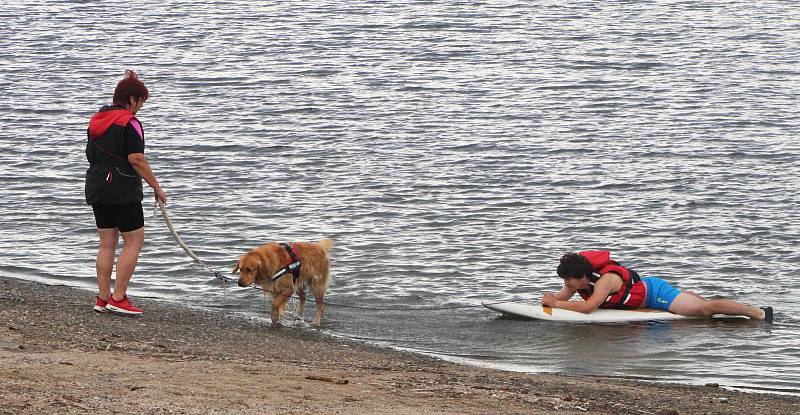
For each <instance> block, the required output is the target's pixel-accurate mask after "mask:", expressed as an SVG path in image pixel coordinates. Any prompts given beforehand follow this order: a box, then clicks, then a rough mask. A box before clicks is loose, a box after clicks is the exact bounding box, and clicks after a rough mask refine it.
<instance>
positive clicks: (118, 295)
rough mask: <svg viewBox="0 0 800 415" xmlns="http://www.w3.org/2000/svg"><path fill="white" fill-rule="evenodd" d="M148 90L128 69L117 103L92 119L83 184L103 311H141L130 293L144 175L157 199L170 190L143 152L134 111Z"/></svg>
mask: <svg viewBox="0 0 800 415" xmlns="http://www.w3.org/2000/svg"><path fill="white" fill-rule="evenodd" d="M148 96H149V93H148V91H147V87H145V85H144V83H143V82H142V81H140V80H139V78H138V76H137V75H136V72H134V71H132V70H126V71H125V78H123V79H122V80H121V81H119V83H117V88H116V89H115V90H114V99H113V104H112V105H110V106H103V107H102V108H100V110H99V111H98V112H97V113H95V114H94V115H93V116H92V119H91V120H90V121H89V129H88V141H87V143H86V158H87V160H89V169H88V170H86V189H85V190H86V203H87V204H89V205H91V206H92V210H93V211H94V218H95V222H96V224H97V232H98V234H99V236H100V244H99V248H98V250H97V263H96V270H97V287H98V293H97V297H96V299H95V305H94V310H95V311H97V312H101V313H102V312H105V311H114V312H117V313H121V314H127V315H140V314H142V309H140V308H138V307H136V306H134V305H133V304H132V303H131V302H130V300H129V299H128V296H127V294H126V292H127V290H128V283H129V282H130V279H131V276H132V275H133V271H134V269H135V268H136V263H137V262H138V260H139V252H141V249H142V246H143V245H144V212H143V210H142V199H143V198H144V197H143V193H142V179H144V181H146V182H147V184H148V185H150V187H152V188H153V191H154V192H155V197H156V199H157V200H160V201H161V202H162V203H166V201H167V194H166V193H164V190H162V189H161V186H159V184H158V180H157V179H156V176H155V174H154V173H153V170H152V169H151V168H150V164H149V163H148V162H147V159H145V157H144V131H143V130H142V124H141V123H140V122H139V120H138V119H136V117H135V115H136V113H137V112H138V111H139V110H140V109H142V106H143V105H144V103H145V101H147V98H148ZM120 235H122V240H123V241H124V242H125V246H124V247H123V248H122V252H121V253H120V256H119V260H118V261H117V276H116V279H115V282H114V291H113V293H112V292H111V271H112V269H113V267H114V258H115V255H116V250H117V245H118V244H119V237H120Z"/></svg>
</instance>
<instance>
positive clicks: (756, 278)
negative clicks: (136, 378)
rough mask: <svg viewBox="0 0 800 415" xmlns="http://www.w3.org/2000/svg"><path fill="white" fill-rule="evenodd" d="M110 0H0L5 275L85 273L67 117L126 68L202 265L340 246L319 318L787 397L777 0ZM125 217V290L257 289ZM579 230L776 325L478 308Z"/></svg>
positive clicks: (548, 269) (799, 361) (425, 345)
mask: <svg viewBox="0 0 800 415" xmlns="http://www.w3.org/2000/svg"><path fill="white" fill-rule="evenodd" d="M125 4H126V5H128V8H127V10H130V11H128V12H120V11H119V10H118V9H112V8H110V7H109V6H108V5H109V4H108V3H104V4H103V5H92V4H84V3H58V2H34V1H23V2H12V4H5V3H4V4H3V5H1V6H0V16H2V19H3V21H4V22H5V23H6V24H4V25H2V26H0V38H2V39H4V40H3V41H2V42H0V88H1V89H2V91H3V99H1V100H0V180H1V181H2V189H3V196H4V197H3V199H4V203H3V204H0V223H1V224H2V228H0V272H2V273H3V274H5V275H11V276H16V277H19V278H25V279H35V280H41V281H46V282H49V283H60V284H69V285H76V286H83V287H87V288H91V287H93V285H94V262H93V261H94V255H95V244H96V234H95V230H94V227H93V217H92V213H91V209H90V208H88V207H86V206H85V205H84V202H83V174H84V171H85V168H86V161H85V156H84V154H83V149H84V145H85V128H86V122H87V121H88V118H89V117H90V116H91V114H92V113H93V112H94V111H95V110H96V109H97V108H99V107H100V106H101V105H102V104H105V103H106V102H107V101H108V100H109V99H110V97H111V95H112V92H113V86H114V84H115V82H116V81H117V80H118V79H119V78H120V77H121V75H122V72H123V70H124V69H125V68H128V67H130V68H134V69H137V70H138V71H139V72H140V73H141V75H142V77H143V79H144V80H145V81H146V82H147V85H148V87H149V88H150V92H151V99H150V100H149V101H148V102H147V104H146V105H145V107H144V109H143V110H142V112H141V113H140V114H139V115H140V117H139V118H140V119H141V120H142V121H143V123H144V126H145V131H146V138H147V145H148V147H147V154H148V158H149V160H150V162H151V164H152V166H153V168H154V170H155V171H156V173H157V175H158V177H159V179H160V181H161V182H162V185H163V186H164V188H165V190H166V191H167V193H168V195H169V197H170V199H169V209H170V212H171V214H172V216H173V220H174V222H175V224H176V226H177V228H178V230H179V231H180V232H181V234H182V236H183V237H184V239H185V240H186V242H187V243H188V244H189V245H190V246H191V247H192V248H193V249H194V250H195V252H196V253H197V254H198V255H199V256H200V257H201V258H203V259H204V260H205V261H206V262H207V263H208V264H209V265H211V266H212V267H214V268H215V269H219V270H225V271H226V270H228V269H229V268H230V267H231V265H232V263H233V261H234V260H235V258H236V257H237V256H238V255H240V254H241V253H243V252H244V251H246V250H247V249H250V248H252V247H254V246H257V245H259V244H261V243H264V242H267V241H272V240H277V241H292V240H316V239H319V238H322V237H330V238H333V239H335V240H336V243H337V245H336V247H335V249H334V254H333V259H334V265H333V266H334V282H333V284H332V285H331V287H330V291H329V295H328V297H327V300H328V301H330V302H331V303H333V304H335V305H329V306H328V307H327V309H326V316H325V327H324V329H323V330H324V331H326V332H329V333H331V334H334V335H340V336H345V337H350V338H356V339H363V340H366V341H369V342H374V343H379V344H385V345H389V346H392V347H398V348H405V349H411V350H415V351H421V352H424V353H430V354H435V355H439V356H443V357H445V358H448V359H452V360H459V361H466V362H468V363H472V364H479V365H485V366H491V367H501V368H506V369H511V370H520V371H537V372H540V371H543V372H563V373H572V374H592V375H612V376H623V377H636V378H646V379H661V380H667V381H679V382H688V383H697V384H704V383H707V382H716V383H720V384H722V385H727V386H738V387H748V388H758V389H765V390H772V391H789V392H792V391H793V392H800V385H799V384H798V380H797V379H800V347H798V346H797V345H798V344H799V343H800V323H798V321H800V300H798V295H799V294H800V290H798V289H797V288H796V284H795V280H796V275H797V273H798V271H800V269H799V268H798V265H797V264H798V263H800V250H798V245H799V242H800V213H799V212H800V209H798V206H800V196H799V195H800V186H799V185H798V184H797V178H798V176H800V144H798V139H797V131H798V127H800V114H799V113H798V111H797V102H798V99H799V98H800V70H799V69H798V68H800V66H798V60H799V58H800V53H799V52H798V47H797V45H798V44H800V30H798V29H800V27H798V23H797V22H798V21H800V8H797V7H796V6H794V4H793V3H791V2H780V1H765V2H759V3H758V4H752V3H751V2H744V1H728V2H713V1H712V2H704V3H703V4H702V5H700V4H695V2H669V3H666V2H660V3H657V4H653V3H652V2H635V1H614V2H604V3H600V4H597V3H596V2H572V4H571V5H569V6H565V5H561V4H560V3H558V2H534V3H529V2H514V1H508V2H449V1H448V2H439V3H438V4H420V3H417V2H399V1H398V2H369V3H368V4H359V5H355V4H351V3H346V4H342V3H341V2H322V1H308V2H303V3H302V4H298V3H285V4H279V5H272V6H264V5H260V4H256V3H251V2H245V1H225V2H223V1H220V2H215V3H214V4H211V5H209V4H203V3H200V2H193V1H167V2H162V4H159V5H153V4H147V3H144V2H141V3H140V2H136V1H133V2H126V3H125ZM147 200H149V196H148V199H147ZM149 213H151V211H150V209H149V208H148V210H147V214H149ZM148 216H149V215H148ZM147 221H148V223H147V233H148V244H147V246H146V248H145V251H144V253H143V255H142V258H141V260H140V263H139V267H138V269H137V273H136V276H135V278H134V280H133V285H132V287H131V294H132V295H134V296H152V297H158V298H165V299H175V300H181V301H183V302H191V303H193V304H198V305H202V306H207V307H215V308H222V309H224V310H227V311H229V312H238V313H243V314H246V315H252V316H260V317H265V313H264V311H265V310H266V309H267V307H268V302H267V301H265V300H263V299H262V298H261V296H260V295H258V293H257V292H256V291H255V290H251V289H239V288H229V289H226V290H224V289H222V288H221V286H220V284H219V281H218V280H216V279H214V277H213V275H211V274H210V273H209V272H207V271H206V270H205V269H203V268H202V267H199V266H197V265H193V264H191V262H190V260H189V259H188V257H187V256H186V255H185V254H184V253H183V252H182V251H181V250H180V248H178V246H177V245H176V244H175V243H174V242H173V241H172V238H171V236H170V235H169V233H168V232H167V230H166V227H165V226H164V225H163V222H161V221H152V218H148V220H147ZM585 248H608V249H611V250H612V251H613V252H614V254H615V256H616V257H617V258H619V259H620V260H621V261H622V262H623V263H625V264H626V265H629V266H631V267H633V268H635V269H637V270H638V271H639V272H640V273H642V274H649V275H661V276H664V277H666V278H667V279H669V280H670V281H671V282H673V283H674V284H675V285H676V286H678V287H679V288H682V289H691V290H694V291H696V292H698V293H700V294H702V295H706V296H724V297H730V298H735V299H737V300H740V301H742V302H746V303H750V304H754V305H763V304H771V305H774V306H775V308H776V319H777V322H776V324H773V325H771V326H766V325H763V324H760V323H755V322H749V321H746V322H741V321H739V322H730V321H691V322H687V321H683V322H672V323H643V324H631V325H591V326H590V325H567V324H555V323H537V322H530V321H518V320H506V319H498V318H497V317H496V315H495V314H494V313H493V312H490V311H489V310H486V309H483V308H482V307H480V305H479V304H480V300H481V299H487V300H504V299H517V300H525V301H535V300H537V299H538V298H539V296H540V292H541V291H542V290H552V289H557V288H558V285H559V280H558V278H557V277H555V272H554V268H555V266H556V264H557V261H558V258H559V257H560V255H561V254H563V253H564V252H566V251H570V250H578V249H585ZM87 296H88V297H87V298H90V296H91V294H90V293H87ZM87 301H89V300H87ZM349 307H366V308H368V307H374V308H379V310H369V309H364V308H349ZM452 307H462V308H452ZM448 308H451V309H448ZM311 311H313V306H312V307H311V310H309V314H308V317H309V318H310V316H311V315H310V313H311Z"/></svg>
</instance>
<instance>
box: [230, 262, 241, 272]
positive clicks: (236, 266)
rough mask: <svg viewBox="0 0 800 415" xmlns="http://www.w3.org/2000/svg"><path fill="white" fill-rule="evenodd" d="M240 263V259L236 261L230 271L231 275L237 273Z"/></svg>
mask: <svg viewBox="0 0 800 415" xmlns="http://www.w3.org/2000/svg"><path fill="white" fill-rule="evenodd" d="M240 262H242V259H241V258H239V259H238V260H236V263H235V264H234V265H233V269H232V270H231V273H235V272H237V271H239V263H240Z"/></svg>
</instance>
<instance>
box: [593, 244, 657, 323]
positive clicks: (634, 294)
mask: <svg viewBox="0 0 800 415" xmlns="http://www.w3.org/2000/svg"><path fill="white" fill-rule="evenodd" d="M579 254H580V255H582V256H583V257H584V258H586V259H588V260H589V263H590V264H592V273H591V274H590V275H588V276H587V277H588V278H589V288H587V289H585V290H578V294H580V296H581V297H583V299H584V300H588V299H589V297H591V296H592V293H593V292H594V284H595V283H596V282H597V280H599V279H600V277H601V276H602V275H605V274H607V273H609V272H612V273H614V274H617V275H619V277H620V278H622V287H621V288H620V290H619V291H617V292H616V293H612V294H611V295H609V296H608V298H606V301H605V302H603V304H601V305H600V308H623V309H624V308H637V307H641V306H642V305H643V304H644V302H645V299H646V298H647V288H646V287H645V285H644V282H643V281H642V279H641V278H640V277H639V274H637V273H636V271H634V270H632V269H630V268H625V267H623V266H622V265H620V264H619V263H618V262H616V261H614V260H612V259H611V252H609V251H583V252H579Z"/></svg>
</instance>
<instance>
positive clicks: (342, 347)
mask: <svg viewBox="0 0 800 415" xmlns="http://www.w3.org/2000/svg"><path fill="white" fill-rule="evenodd" d="M93 296H94V294H93V292H92V291H86V290H81V289H78V288H72V287H67V286H62V285H46V284H42V283H39V282H31V281H27V280H20V279H15V278H9V277H0V316H2V319H3V324H2V325H1V326H0V361H2V365H1V366H0V396H2V398H0V401H2V404H1V405H0V413H9V414H10V413H14V414H34V413H43V412H58V413H64V412H66V413H90V412H94V411H97V410H107V411H111V412H115V413H116V412H132V413H191V414H193V413H198V414H199V413H307V412H309V411H316V412H319V413H342V414H349V413H391V414H420V413H431V414H485V413H497V412H500V411H502V412H503V413H511V414H516V413H519V414H522V413H525V414H577V413H598V414H606V413H615V414H628V413H630V414H659V415H675V414H692V413H721V414H722V413H724V414H736V413H742V414H754V413H756V414H758V413H769V414H794V413H796V411H797V408H798V407H800V397H796V396H787V395H778V394H764V393H759V392H750V391H748V392H739V391H731V390H726V389H722V388H718V387H708V386H706V387H703V386H692V385H683V384H675V383H654V382H644V381H636V380H625V379H619V378H602V377H600V378H598V377H593V376H592V377H588V376H587V377H581V376H565V375H556V374H526V373H518V372H506V371H501V370H495V369H487V368H482V367H478V366H468V365H464V364H458V363H450V362H447V361H444V360H440V359H436V358H433V357H429V356H425V355H421V354H414V353H411V352H404V351H400V350H396V349H390V348H383V347H379V346H374V345H369V344H365V343H360V342H356V341H350V340H347V339H343V338H338V337H334V336H331V335H327V334H325V333H321V332H319V331H315V330H306V329H292V328H272V327H270V325H269V323H268V322H262V321H257V320H251V319H246V318H243V317H241V316H237V315H230V314H225V313H223V312H220V311H216V310H207V309H200V308H196V307H188V306H180V305H177V304H174V303H169V302H166V301H162V300H155V299H149V298H134V302H135V303H136V304H137V305H139V306H141V307H142V308H144V310H145V314H144V316H142V317H140V318H131V317H122V316H116V315H110V314H97V313H95V312H93V311H92V308H91V306H92V304H93V301H94V300H93V298H94V297H93ZM323 327H324V322H323Z"/></svg>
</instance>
